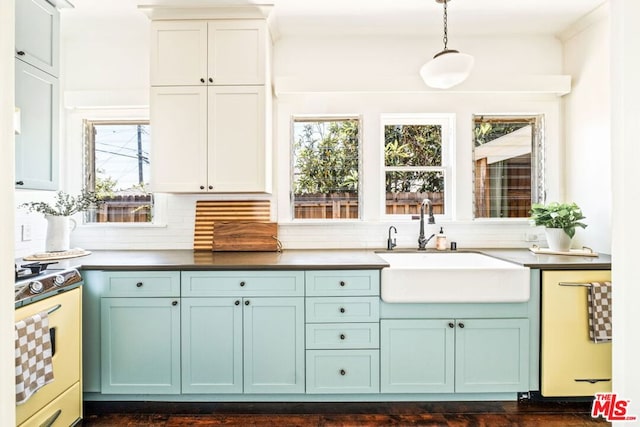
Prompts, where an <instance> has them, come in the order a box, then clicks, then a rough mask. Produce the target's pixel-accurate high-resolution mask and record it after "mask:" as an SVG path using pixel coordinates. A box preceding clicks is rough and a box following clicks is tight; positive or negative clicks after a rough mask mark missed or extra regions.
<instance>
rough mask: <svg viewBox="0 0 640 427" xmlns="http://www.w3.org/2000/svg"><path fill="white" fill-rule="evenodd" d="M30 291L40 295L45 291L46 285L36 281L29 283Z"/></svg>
mask: <svg viewBox="0 0 640 427" xmlns="http://www.w3.org/2000/svg"><path fill="white" fill-rule="evenodd" d="M29 290H30V291H31V293H34V294H39V293H40V292H42V291H43V290H44V285H43V284H42V282H41V281H39V280H34V281H33V282H31V283H29Z"/></svg>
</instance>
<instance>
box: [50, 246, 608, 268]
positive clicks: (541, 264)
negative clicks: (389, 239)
mask: <svg viewBox="0 0 640 427" xmlns="http://www.w3.org/2000/svg"><path fill="white" fill-rule="evenodd" d="M459 251H460V252H464V251H465V250H464V249H460V250H459ZM466 251H467V252H481V253H484V254H486V255H490V256H493V257H496V258H500V259H503V260H506V261H511V262H514V263H517V264H520V265H524V266H525V267H530V268H539V269H546V270H598V269H605V270H606V269H610V268H611V256H609V255H604V254H602V255H599V256H597V257H586V256H563V255H538V254H534V253H533V252H531V251H529V250H528V249H500V248H482V249H475V248H474V249H468V250H466ZM376 252H385V251H384V250H382V249H380V250H373V249H313V250H307V249H299V250H297V249H285V250H284V251H283V252H281V253H277V252H207V251H192V250H96V251H92V253H91V254H90V255H87V256H83V257H78V258H71V259H67V260H60V261H59V266H60V267H75V268H82V269H85V270H123V269H125V270H265V269H267V270H279V269H282V270H285V269H286V270H306V269H336V270H339V269H345V270H346V269H382V268H384V267H387V266H388V264H387V263H386V262H385V261H384V260H383V259H381V258H380V257H378V256H377V255H376ZM393 252H415V250H402V249H397V250H395V251H393ZM427 252H435V251H434V250H428V251H427Z"/></svg>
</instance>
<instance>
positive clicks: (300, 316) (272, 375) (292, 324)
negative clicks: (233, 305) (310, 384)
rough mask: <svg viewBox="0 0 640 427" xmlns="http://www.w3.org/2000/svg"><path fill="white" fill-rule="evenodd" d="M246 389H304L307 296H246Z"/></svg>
mask: <svg viewBox="0 0 640 427" xmlns="http://www.w3.org/2000/svg"><path fill="white" fill-rule="evenodd" d="M242 305H243V310H244V317H243V320H244V339H243V343H244V392H245V393H304V391H305V383H304V379H305V374H304V373H305V366H304V298H302V297H286V298H285V297H282V298H244V299H243V301H242Z"/></svg>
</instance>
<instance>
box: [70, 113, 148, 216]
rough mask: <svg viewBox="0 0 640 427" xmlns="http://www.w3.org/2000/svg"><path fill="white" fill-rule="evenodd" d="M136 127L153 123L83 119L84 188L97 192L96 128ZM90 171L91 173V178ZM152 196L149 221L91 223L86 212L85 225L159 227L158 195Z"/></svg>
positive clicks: (130, 120)
mask: <svg viewBox="0 0 640 427" xmlns="http://www.w3.org/2000/svg"><path fill="white" fill-rule="evenodd" d="M96 125H97V126H100V125H103V126H118V125H122V126H136V125H145V126H150V125H151V122H150V120H149V119H148V118H140V119H137V118H126V119H123V118H87V117H85V118H83V119H82V135H83V137H82V145H83V156H82V158H83V162H82V163H83V164H82V183H81V186H82V188H87V189H88V188H90V189H93V190H95V184H96V158H95V150H96V140H95V133H94V132H93V130H94V129H95V126H96ZM89 171H91V173H90V176H89ZM149 194H150V195H151V200H150V203H151V208H150V215H151V218H150V220H149V221H144V222H142V221H123V222H114V221H103V222H98V221H90V220H89V214H90V213H89V212H86V213H85V215H84V216H83V224H84V225H90V226H127V227H131V226H138V227H139V226H142V227H148V226H150V225H158V215H157V214H158V209H157V208H158V206H159V203H158V200H157V195H156V194H154V193H153V192H149Z"/></svg>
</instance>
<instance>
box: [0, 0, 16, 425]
mask: <svg viewBox="0 0 640 427" xmlns="http://www.w3.org/2000/svg"><path fill="white" fill-rule="evenodd" d="M14 4H15V3H14V0H6V1H4V0H3V1H1V2H0V150H1V152H2V155H1V156H0V198H1V199H2V203H0V218H2V221H0V236H2V237H3V238H2V239H0V283H3V285H4V286H0V420H2V424H3V425H8V426H13V425H15V423H16V420H15V402H16V400H15V392H16V390H15V365H14V357H13V355H14V351H15V347H14V341H13V337H14V328H13V325H14V313H13V300H12V299H11V291H12V288H11V286H8V285H7V284H8V283H12V282H13V273H12V269H11V264H13V260H14V252H13V249H14V248H13V244H12V237H13V211H14V209H13V187H14V184H13V183H14V182H15V173H14V171H15V166H14V165H15V157H14V137H13V111H14V105H15V102H14V59H13V57H14V55H15V54H14V52H15V43H14V33H15V26H14V19H13V17H14V16H15V13H14Z"/></svg>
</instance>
